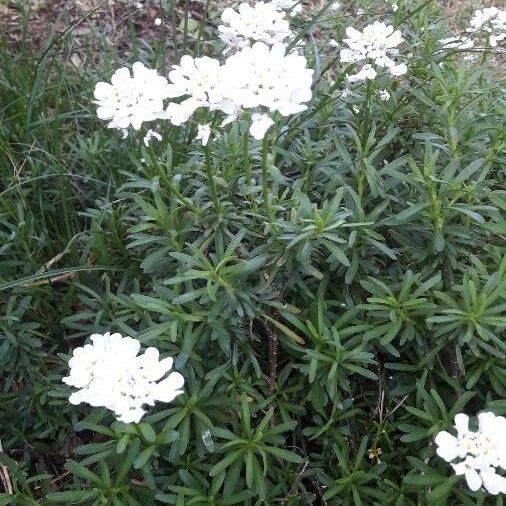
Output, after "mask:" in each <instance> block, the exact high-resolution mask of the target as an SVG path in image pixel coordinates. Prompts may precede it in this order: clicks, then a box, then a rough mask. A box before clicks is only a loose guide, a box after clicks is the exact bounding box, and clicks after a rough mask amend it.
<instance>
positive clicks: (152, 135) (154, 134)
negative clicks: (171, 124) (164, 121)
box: [144, 129, 162, 147]
mask: <svg viewBox="0 0 506 506" xmlns="http://www.w3.org/2000/svg"><path fill="white" fill-rule="evenodd" d="M151 139H156V140H157V141H161V140H162V136H161V135H160V134H159V133H158V132H155V131H154V130H151V129H149V130H148V131H147V133H146V135H145V136H144V146H146V147H147V146H149V143H150V141H151Z"/></svg>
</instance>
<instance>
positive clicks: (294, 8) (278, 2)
mask: <svg viewBox="0 0 506 506" xmlns="http://www.w3.org/2000/svg"><path fill="white" fill-rule="evenodd" d="M270 3H271V5H272V6H273V7H274V8H275V9H276V10H277V11H288V14H289V15H290V16H294V15H295V14H299V13H300V12H302V8H303V6H302V3H301V2H300V1H299V0H272V1H271V2H270Z"/></svg>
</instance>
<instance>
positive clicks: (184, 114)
mask: <svg viewBox="0 0 506 506" xmlns="http://www.w3.org/2000/svg"><path fill="white" fill-rule="evenodd" d="M169 80H170V84H169V85H168V94H169V96H170V97H171V98H177V97H182V96H188V95H189V97H188V98H187V99H186V100H183V101H182V102H181V103H179V104H177V103H175V102H171V103H170V104H169V105H168V107H167V110H166V117H167V119H169V120H170V121H171V123H172V124H174V125H181V124H182V123H184V122H185V121H187V120H188V119H189V118H190V116H191V115H192V114H193V113H194V112H195V111H196V110H197V109H198V108H199V107H209V108H210V109H211V110H216V109H219V110H223V112H225V113H227V114H229V113H230V112H231V110H233V108H234V105H233V104H232V103H231V102H230V101H227V100H226V98H225V96H224V89H225V88H224V83H223V72H222V67H221V65H220V62H219V61H218V60H216V59H214V58H209V57H207V56H203V57H202V58H192V57H191V56H189V55H184V56H183V57H182V58H181V61H180V64H179V65H174V66H173V67H172V71H171V72H170V73H169Z"/></svg>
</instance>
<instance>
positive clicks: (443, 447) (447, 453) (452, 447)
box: [435, 431, 458, 462]
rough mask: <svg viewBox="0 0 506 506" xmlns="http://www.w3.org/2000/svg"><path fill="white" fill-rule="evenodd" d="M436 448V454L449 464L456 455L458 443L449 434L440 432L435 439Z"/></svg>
mask: <svg viewBox="0 0 506 506" xmlns="http://www.w3.org/2000/svg"><path fill="white" fill-rule="evenodd" d="M435 442H436V445H437V446H438V448H437V450H436V453H437V454H438V455H439V456H440V457H441V458H442V459H444V460H446V462H451V461H452V460H453V459H455V458H456V457H457V455H458V441H457V438H456V437H455V436H452V435H451V434H450V433H449V432H446V431H442V432H440V433H439V434H438V435H437V436H436V439H435Z"/></svg>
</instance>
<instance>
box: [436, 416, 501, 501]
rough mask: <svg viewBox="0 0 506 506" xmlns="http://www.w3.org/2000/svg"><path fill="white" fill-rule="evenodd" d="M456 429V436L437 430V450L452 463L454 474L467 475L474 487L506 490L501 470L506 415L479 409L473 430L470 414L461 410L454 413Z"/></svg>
mask: <svg viewBox="0 0 506 506" xmlns="http://www.w3.org/2000/svg"><path fill="white" fill-rule="evenodd" d="M455 429H456V431H457V435H456V436H454V435H452V434H450V433H449V432H447V431H442V432H439V433H438V434H437V436H436V438H435V442H436V445H437V449H436V453H437V454H438V455H439V456H440V457H441V458H442V459H444V460H445V461H446V462H449V463H451V466H452V467H453V470H454V471H455V474H457V475H464V476H465V478H466V482H467V485H468V486H469V488H470V489H471V490H472V491H474V492H475V491H477V490H479V489H480V488H481V487H482V486H483V487H484V488H485V490H487V491H488V492H489V493H491V494H493V495H497V494H499V493H506V478H505V477H503V476H501V475H500V474H499V473H498V471H499V470H501V469H502V470H503V471H506V440H505V438H504V434H506V418H504V417H502V416H496V415H494V414H493V413H490V412H485V413H480V414H479V415H478V430H477V431H471V430H470V429H469V417H468V416H467V415H465V414H463V413H459V414H457V415H455ZM457 460H458V461H457ZM456 461H457V462H456Z"/></svg>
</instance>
